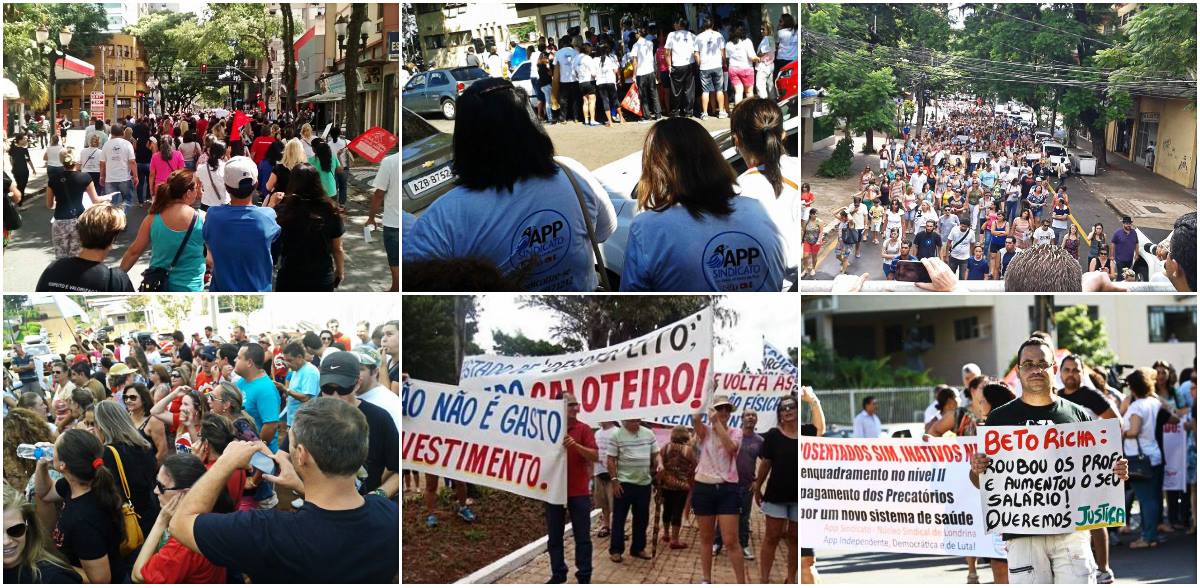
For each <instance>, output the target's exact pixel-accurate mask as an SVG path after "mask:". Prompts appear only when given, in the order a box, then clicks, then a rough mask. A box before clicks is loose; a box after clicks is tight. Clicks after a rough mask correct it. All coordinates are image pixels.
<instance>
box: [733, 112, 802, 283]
mask: <svg viewBox="0 0 1200 588" xmlns="http://www.w3.org/2000/svg"><path fill="white" fill-rule="evenodd" d="M729 126H730V128H731V130H732V131H733V144H734V146H735V147H737V150H738V153H740V154H741V155H742V159H743V160H745V162H746V171H745V172H743V173H742V175H740V176H738V180H737V181H738V186H739V187H740V188H741V195H742V196H747V197H750V198H754V199H756V200H759V201H761V202H762V204H763V206H764V207H765V208H766V209H767V214H768V215H770V217H771V220H773V221H775V225H776V226H777V227H778V228H779V232H780V233H781V234H782V235H783V238H784V247H785V254H786V263H787V267H788V274H789V275H794V274H795V272H796V268H797V266H798V265H799V263H800V256H801V252H800V162H799V161H798V160H797V159H796V158H795V157H792V156H790V155H788V154H787V150H786V149H785V148H784V145H783V140H784V131H783V111H781V110H780V109H779V106H778V105H777V104H775V103H774V102H772V101H770V100H767V99H765V98H749V99H747V100H744V101H743V102H741V103H740V104H738V105H737V107H736V108H734V109H733V116H732V117H730V120H729ZM793 283H795V281H794V280H793Z"/></svg>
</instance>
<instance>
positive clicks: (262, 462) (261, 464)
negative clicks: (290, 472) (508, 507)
mask: <svg viewBox="0 0 1200 588" xmlns="http://www.w3.org/2000/svg"><path fill="white" fill-rule="evenodd" d="M250 465H251V466H253V467H254V469H256V470H259V471H261V472H262V473H264V474H271V475H272V476H278V475H279V464H277V463H275V459H274V458H272V457H271V456H269V455H267V454H265V453H263V452H261V451H259V452H257V453H255V454H254V455H252V456H250Z"/></svg>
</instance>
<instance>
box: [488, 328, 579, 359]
mask: <svg viewBox="0 0 1200 588" xmlns="http://www.w3.org/2000/svg"><path fill="white" fill-rule="evenodd" d="M492 341H493V345H492V351H493V352H494V353H497V354H500V355H526V356H540V355H559V354H562V353H570V352H572V351H579V349H578V348H577V347H575V346H568V345H559V344H557V343H551V342H549V341H545V340H542V339H530V338H529V337H526V336H525V335H524V334H523V333H517V334H516V335H508V334H506V333H504V332H503V331H499V330H492Z"/></svg>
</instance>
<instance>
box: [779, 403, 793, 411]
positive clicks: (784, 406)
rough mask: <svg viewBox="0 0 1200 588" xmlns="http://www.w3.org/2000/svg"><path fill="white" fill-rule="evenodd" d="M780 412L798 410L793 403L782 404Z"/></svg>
mask: <svg viewBox="0 0 1200 588" xmlns="http://www.w3.org/2000/svg"><path fill="white" fill-rule="evenodd" d="M779 410H796V405H795V404H793V403H791V402H789V403H787V404H780V405H779Z"/></svg>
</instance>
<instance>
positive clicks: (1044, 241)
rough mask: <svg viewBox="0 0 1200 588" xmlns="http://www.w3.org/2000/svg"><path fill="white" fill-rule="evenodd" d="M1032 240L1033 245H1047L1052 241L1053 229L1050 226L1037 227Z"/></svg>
mask: <svg viewBox="0 0 1200 588" xmlns="http://www.w3.org/2000/svg"><path fill="white" fill-rule="evenodd" d="M1033 242H1034V244H1035V245H1049V244H1050V243H1053V242H1054V229H1051V228H1050V227H1038V228H1037V230H1036V231H1034V232H1033Z"/></svg>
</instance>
